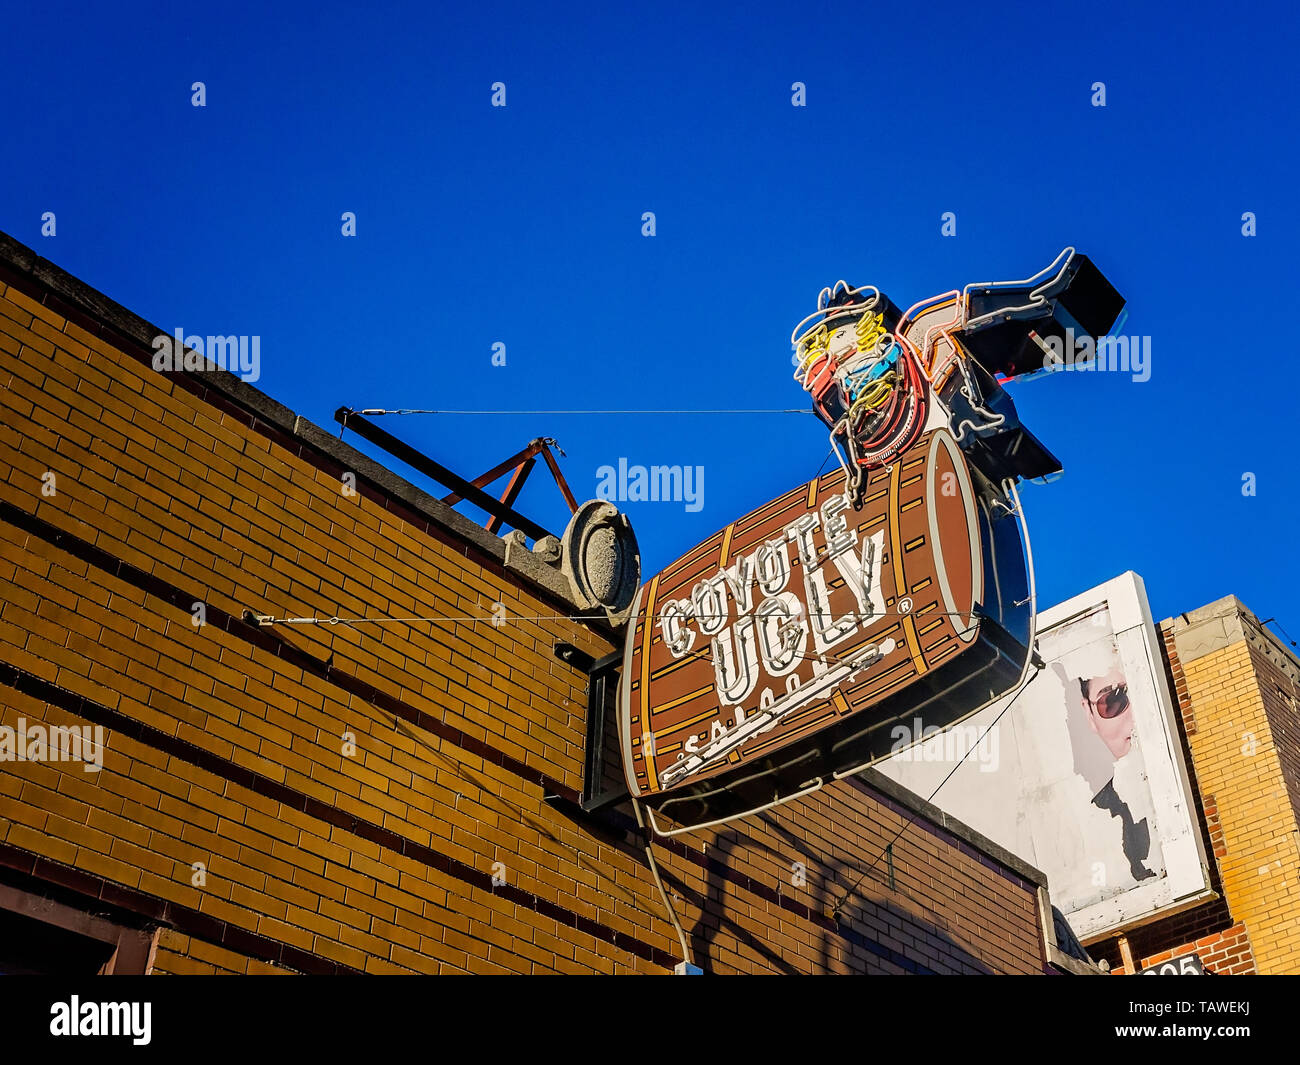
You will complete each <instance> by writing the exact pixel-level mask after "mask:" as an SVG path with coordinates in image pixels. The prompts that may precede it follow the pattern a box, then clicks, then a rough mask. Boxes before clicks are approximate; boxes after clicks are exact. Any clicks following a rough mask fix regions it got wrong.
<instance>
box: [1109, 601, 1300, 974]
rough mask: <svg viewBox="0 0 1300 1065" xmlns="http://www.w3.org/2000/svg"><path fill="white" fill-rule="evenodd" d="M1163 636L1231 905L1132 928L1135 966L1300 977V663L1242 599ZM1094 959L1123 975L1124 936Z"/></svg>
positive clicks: (1216, 865) (1172, 625) (1211, 846)
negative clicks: (1168, 964)
mask: <svg viewBox="0 0 1300 1065" xmlns="http://www.w3.org/2000/svg"><path fill="white" fill-rule="evenodd" d="M1161 635H1162V638H1163V642H1164V650H1165V657H1166V662H1167V664H1168V666H1169V670H1170V681H1171V684H1172V686H1173V688H1174V690H1175V692H1176V693H1177V696H1178V703H1179V710H1180V716H1181V719H1182V725H1183V729H1182V732H1183V735H1182V737H1181V739H1182V742H1183V746H1184V752H1185V754H1186V756H1187V757H1188V762H1189V765H1190V766H1191V770H1192V782H1193V786H1194V790H1195V791H1196V793H1197V795H1198V797H1199V800H1200V807H1201V809H1200V813H1201V826H1202V831H1203V832H1204V836H1205V845H1206V853H1207V854H1210V855H1212V856H1213V860H1212V867H1211V885H1212V887H1213V888H1214V890H1215V891H1217V892H1218V893H1219V898H1217V899H1215V900H1213V901H1211V902H1208V903H1205V904H1202V905H1200V906H1197V907H1195V908H1193V909H1191V910H1188V911H1185V912H1184V913H1181V914H1178V915H1176V916H1174V917H1170V918H1166V919H1164V920H1161V921H1156V922H1153V923H1151V924H1150V925H1146V926H1144V927H1142V928H1139V929H1137V930H1135V931H1133V932H1131V933H1130V934H1129V945H1130V948H1131V950H1132V952H1133V955H1134V958H1135V960H1136V961H1137V963H1138V967H1139V968H1140V967H1143V966H1145V965H1149V964H1155V963H1156V962H1158V961H1161V960H1166V959H1168V958H1170V957H1177V956H1179V955H1182V954H1190V953H1197V954H1199V955H1200V956H1201V959H1202V961H1204V962H1205V963H1206V966H1207V968H1209V969H1211V970H1212V971H1214V972H1218V973H1232V974H1238V973H1252V972H1258V973H1296V972H1300V919H1298V918H1300V884H1298V883H1297V877H1298V876H1300V833H1298V832H1297V809H1300V710H1298V708H1297V702H1300V699H1297V681H1298V680H1300V662H1297V661H1296V659H1295V657H1294V656H1293V655H1291V654H1290V652H1289V651H1288V650H1287V649H1286V648H1285V647H1283V646H1282V645H1281V644H1280V643H1279V642H1278V641H1277V640H1276V639H1274V638H1273V637H1272V636H1271V635H1270V634H1269V633H1267V631H1266V630H1264V628H1263V627H1262V626H1261V625H1260V624H1259V623H1258V621H1257V620H1256V619H1255V618H1254V616H1253V615H1252V614H1251V613H1250V611H1248V610H1247V609H1246V608H1245V607H1244V606H1243V605H1242V604H1241V603H1240V602H1238V601H1237V600H1236V599H1235V598H1233V597H1231V596H1229V597H1228V598H1226V599H1223V600H1219V601H1218V602H1216V603H1211V604H1209V605H1208V606H1206V607H1203V608H1201V609H1200V610H1195V611H1192V612H1190V613H1189V614H1184V615H1181V616H1180V617H1178V618H1173V619H1170V620H1168V621H1166V622H1164V623H1163V624H1162V626H1161ZM1093 953H1094V956H1096V957H1101V958H1105V959H1106V960H1108V961H1109V962H1111V964H1112V967H1113V968H1114V970H1115V971H1123V970H1122V965H1121V964H1120V961H1119V958H1120V952H1119V945H1118V940H1116V939H1112V940H1108V941H1107V942H1106V943H1104V944H1098V945H1095V946H1094V948H1093Z"/></svg>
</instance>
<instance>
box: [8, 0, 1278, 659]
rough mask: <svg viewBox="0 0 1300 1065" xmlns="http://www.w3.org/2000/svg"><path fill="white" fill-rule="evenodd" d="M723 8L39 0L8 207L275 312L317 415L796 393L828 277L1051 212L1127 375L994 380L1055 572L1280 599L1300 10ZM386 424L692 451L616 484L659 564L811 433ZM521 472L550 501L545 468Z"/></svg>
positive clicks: (562, 423)
mask: <svg viewBox="0 0 1300 1065" xmlns="http://www.w3.org/2000/svg"><path fill="white" fill-rule="evenodd" d="M709 6H710V5H699V4H659V5H655V6H654V10H648V9H645V8H640V9H635V10H634V9H627V8H624V7H622V6H621V5H601V6H599V7H596V6H592V7H590V8H587V9H581V8H572V9H570V10H569V11H568V13H567V14H566V13H564V12H562V11H561V9H560V8H558V7H555V6H552V5H527V6H524V5H520V6H515V5H511V4H504V3H494V4H492V5H490V6H488V5H469V4H466V5H460V8H461V9H460V10H457V11H444V10H440V9H438V7H437V6H434V7H430V6H428V5H416V4H409V5H385V6H383V8H382V9H380V6H379V5H370V6H369V7H366V8H360V7H357V8H351V9H350V8H348V7H343V6H339V5H334V4H315V3H314V4H311V5H295V4H283V5H278V6H277V7H275V8H270V9H267V8H265V6H264V5H239V4H230V5H220V6H216V7H213V6H210V5H202V6H200V7H197V8H196V7H195V6H193V5H175V4H158V5H146V4H137V5H130V6H128V7H127V8H125V9H123V8H118V7H103V6H100V5H93V6H92V5H64V4H57V3H56V4H50V5H43V6H42V7H41V8H40V9H39V10H38V9H36V8H35V6H34V5H27V6H25V7H24V8H23V9H21V10H14V11H11V12H10V13H9V15H8V17H7V20H6V21H7V27H6V34H5V43H4V45H3V46H0V47H3V52H4V56H3V58H4V62H3V63H0V94H2V98H3V99H4V101H5V105H6V106H5V112H4V119H3V125H4V132H5V136H4V141H3V145H4V157H5V161H6V163H7V164H8V165H6V166H5V167H4V168H3V170H0V229H3V230H5V231H6V232H8V233H10V234H11V235H12V236H14V237H15V238H17V239H18V240H20V241H22V242H23V243H25V244H28V245H30V246H32V247H34V248H35V249H36V250H37V251H38V252H39V253H40V254H42V255H44V256H45V257H46V258H48V259H50V260H52V261H53V262H55V263H57V264H58V265H60V266H62V267H63V268H64V269H66V270H68V271H70V272H71V273H72V274H74V275H75V276H77V277H79V278H81V279H82V280H84V281H85V282H87V283H88V284H90V285H92V286H93V287H95V288H97V289H99V290H101V291H102V292H104V293H106V294H107V295H108V296H110V297H112V298H113V299H115V300H117V301H118V302H120V303H122V304H124V305H125V306H127V307H129V308H130V309H132V310H134V311H136V312H137V313H139V314H141V315H143V316H144V317H146V318H148V319H149V320H150V321H153V322H154V323H156V324H157V325H159V326H160V327H162V328H164V329H166V330H168V331H169V332H170V331H171V330H173V329H175V328H183V329H184V330H185V331H186V333H197V334H200V335H202V334H210V333H221V334H229V333H236V334H247V335H257V336H260V337H261V351H262V375H261V379H260V380H259V381H258V382H257V384H258V387H260V388H262V389H264V390H265V391H267V392H268V393H269V394H271V395H272V396H274V397H275V398H276V399H278V400H280V401H281V402H283V403H285V404H287V405H288V406H289V407H291V408H292V409H294V410H295V411H297V412H298V413H300V414H303V415H305V416H306V417H308V418H310V419H312V420H313V421H315V422H317V423H318V424H322V425H332V424H333V423H332V420H331V417H332V413H333V411H334V410H335V408H337V407H338V406H340V405H348V406H353V407H356V408H363V407H432V408H441V409H449V408H450V409H479V410H482V409H510V410H517V409H528V410H537V409H542V410H553V409H570V408H580V409H592V408H596V409H606V410H608V409H611V408H613V409H624V408H636V409H642V408H692V409H700V408H715V407H725V408H787V407H797V406H801V405H802V404H803V401H804V400H805V398H806V397H805V396H804V394H803V393H802V392H801V391H800V390H799V388H798V386H797V385H796V384H795V383H794V382H793V381H792V380H791V377H790V365H789V362H790V358H789V335H790V330H791V328H792V327H793V325H794V324H795V323H796V322H797V321H799V320H800V319H801V318H803V317H804V316H805V315H806V314H807V313H809V311H810V310H812V309H813V307H814V306H815V301H816V296H817V292H818V290H819V289H820V288H821V287H822V286H823V285H827V284H830V283H832V282H834V281H835V280H837V279H839V278H846V279H848V280H849V281H851V282H853V283H855V284H866V283H870V284H874V285H876V286H878V287H879V288H881V289H882V290H883V291H885V292H886V293H887V294H889V295H890V296H891V298H892V299H893V300H894V302H895V303H897V304H899V305H900V306H904V307H906V306H908V305H909V304H911V303H914V302H916V301H917V300H920V299H922V298H923V297H926V296H930V295H933V294H937V293H939V292H941V291H944V290H946V289H949V288H952V287H955V286H960V285H962V284H965V283H968V282H974V281H984V280H991V279H999V278H1013V277H1023V276H1026V275H1027V274H1029V273H1032V272H1034V271H1035V270H1037V269H1039V268H1041V267H1043V266H1045V265H1046V264H1047V263H1048V262H1049V261H1050V260H1051V259H1052V258H1053V257H1054V256H1055V255H1056V253H1057V252H1058V251H1060V249H1061V248H1063V247H1064V246H1066V245H1074V246H1076V247H1078V249H1079V250H1080V251H1083V252H1085V253H1087V254H1088V255H1090V256H1091V257H1092V258H1093V259H1094V261H1095V262H1096V263H1097V264H1098V265H1099V266H1100V267H1101V269H1102V270H1103V271H1104V272H1105V273H1106V274H1107V275H1108V276H1109V277H1110V279H1111V280H1112V282H1114V283H1115V285H1116V286H1117V287H1118V288H1119V289H1120V291H1121V292H1122V293H1123V294H1124V295H1125V296H1126V297H1127V298H1128V300H1129V318H1128V321H1127V323H1126V324H1125V327H1124V331H1125V332H1126V333H1132V334H1142V335H1149V336H1151V338H1152V367H1151V369H1152V373H1151V378H1150V380H1148V381H1145V382H1135V381H1133V380H1132V379H1131V378H1130V376H1128V375H1122V374H1095V373H1094V374H1069V375H1065V374H1062V375H1057V376H1054V377H1049V378H1043V379H1037V380H1033V381H1021V382H1017V383H1014V384H1013V385H1012V386H1010V387H1011V390H1012V394H1013V396H1014V398H1015V400H1016V403H1017V404H1018V406H1019V409H1020V413H1021V415H1022V417H1023V420H1024V422H1025V424H1026V425H1027V426H1028V427H1029V428H1030V429H1031V430H1032V431H1033V432H1034V433H1035V434H1036V435H1038V436H1039V437H1040V439H1042V440H1043V441H1044V442H1045V443H1046V444H1047V445H1048V447H1049V448H1050V449H1052V450H1053V451H1054V452H1055V453H1056V454H1057V455H1058V456H1059V457H1060V458H1061V459H1062V461H1063V462H1064V465H1065V467H1066V474H1065V476H1064V478H1062V479H1061V480H1060V481H1058V482H1056V483H1054V484H1051V485H1047V486H1041V487H1039V486H1031V487H1029V488H1027V489H1026V490H1025V501H1026V507H1027V512H1028V516H1029V521H1030V529H1031V533H1032V535H1033V542H1034V549H1035V556H1036V560H1037V565H1038V579H1039V591H1040V603H1042V604H1049V603H1053V602H1057V601H1060V600H1062V599H1064V598H1067V597H1069V596H1070V595H1073V594H1075V593H1077V592H1078V591H1081V590H1083V589H1084V588H1087V587H1089V586H1091V585H1094V584H1097V583H1099V582H1101V581H1103V580H1105V579H1107V578H1109V577H1111V576H1114V575H1115V574H1117V573H1119V572H1122V571H1123V570H1126V569H1133V570H1136V571H1137V572H1138V573H1140V574H1141V575H1142V576H1143V577H1144V578H1145V580H1146V583H1147V589H1148V592H1149V594H1150V596H1151V599H1152V609H1153V612H1154V613H1155V616H1156V618H1157V620H1158V619H1160V618H1162V617H1165V616H1168V615H1170V614H1173V613H1176V612H1179V611H1183V610H1189V609H1192V608H1194V607H1197V606H1200V605H1202V604H1204V603H1207V602H1209V601H1211V600H1213V599H1216V598H1218V597H1220V596H1222V595H1225V594H1228V593H1235V594H1237V595H1238V596H1240V597H1241V598H1242V599H1243V600H1244V601H1245V602H1246V604H1247V605H1248V606H1249V607H1250V608H1251V609H1252V610H1254V611H1255V612H1256V613H1257V614H1258V615H1259V616H1261V617H1264V618H1267V617H1269V616H1272V615H1277V617H1278V618H1279V620H1280V621H1281V623H1282V624H1283V625H1284V626H1285V627H1287V628H1288V629H1289V631H1290V632H1291V634H1292V637H1293V638H1300V609H1297V608H1296V605H1295V604H1296V601H1297V597H1298V595H1300V565H1298V564H1297V563H1296V561H1295V554H1294V552H1295V548H1294V540H1295V537H1294V534H1293V532H1292V530H1293V528H1294V527H1295V524H1296V522H1297V520H1300V504H1297V502H1296V490H1297V477H1296V475H1295V472H1294V461H1295V460H1294V444H1293V433H1294V426H1295V424H1296V417H1295V415H1294V413H1293V410H1292V404H1293V403H1294V394H1295V384H1294V374H1295V371H1294V370H1293V369H1292V368H1291V364H1292V361H1293V353H1292V350H1291V349H1292V347H1293V343H1294V342H1293V339H1292V333H1291V329H1290V317H1291V315H1292V313H1293V311H1294V304H1295V295H1294V291H1295V290H1294V286H1295V277H1294V273H1295V266H1294V261H1293V260H1292V259H1289V258H1284V256H1285V255H1286V251H1285V249H1287V248H1289V247H1291V246H1292V244H1293V243H1294V239H1295V235H1296V229H1297V208H1296V192H1295V190H1296V187H1297V186H1296V181H1295V177H1294V171H1295V167H1296V164H1297V155H1298V150H1297V137H1296V121H1295V118H1294V115H1295V110H1296V97H1297V89H1296V81H1295V75H1294V71H1293V57H1294V54H1295V50H1296V44H1297V41H1296V36H1297V34H1296V31H1295V28H1294V26H1295V20H1294V18H1293V17H1292V16H1290V15H1285V14H1284V12H1285V10H1286V9H1285V8H1283V7H1281V6H1277V7H1273V8H1270V7H1269V6H1268V5H1265V6H1262V7H1260V8H1258V9H1252V11H1251V12H1249V13H1247V14H1243V15H1241V16H1239V17H1236V18H1229V17H1228V16H1226V15H1225V14H1224V12H1223V9H1222V8H1221V7H1219V6H1215V7H1211V6H1210V5H1208V4H1203V3H1195V4H1191V5H1188V6H1185V7H1184V8H1182V9H1181V12H1180V14H1179V17H1178V18H1177V20H1176V21H1170V20H1169V14H1168V13H1169V12H1170V10H1171V9H1170V8H1168V7H1167V5H1163V4H1149V5H1140V6H1143V7H1145V8H1146V9H1147V10H1146V11H1145V13H1144V12H1143V11H1135V10H1133V6H1132V5H1115V6H1113V7H1107V6H1106V5H1102V4H1093V3H1089V4H1070V3H1067V4H1059V5H1052V6H1050V7H1049V6H1043V5H1032V6H1031V5H1027V4H1026V5H1023V6H1021V7H1016V8H1004V9H1003V13H1000V14H992V13H989V12H988V11H986V10H985V11H980V10H975V9H972V8H967V7H964V6H962V7H959V6H957V5H954V4H948V3H945V4H938V5H930V6H929V7H928V8H927V9H926V10H925V12H924V13H923V14H922V13H918V12H917V11H916V10H915V9H914V8H913V5H897V6H896V7H894V8H891V9H886V8H884V7H880V6H877V5H871V6H866V7H855V8H851V9H848V8H846V9H844V10H845V14H844V15H842V16H840V17H836V18H831V17H830V16H829V14H828V11H827V10H822V9H816V8H811V7H808V6H807V5H796V4H771V3H768V4H763V3H756V4H752V5H749V6H746V7H743V8H741V7H738V6H737V7H734V8H732V9H731V10H730V11H727V12H725V13H724V12H721V11H712V10H708V9H707V8H708V7H709ZM1270 10H1271V11H1272V12H1273V14H1274V15H1276V17H1277V20H1278V24H1277V25H1273V24H1272V23H1271V21H1270V16H1269V12H1270ZM266 11H269V12H273V13H270V14H266V13H264V12H266ZM196 81H202V82H204V84H205V87H206V106H205V107H202V108H199V107H194V106H192V105H191V95H192V93H191V85H192V84H193V83H194V82H196ZM797 81H799V82H803V83H805V85H806V99H807V106H806V107H794V106H792V104H791V95H792V90H791V87H792V85H793V83H794V82H797ZM1097 81H1101V82H1104V83H1105V85H1106V106H1105V107H1104V108H1100V107H1093V106H1092V104H1091V97H1092V85H1093V83H1094V82H1097ZM494 82H503V83H504V84H505V86H506V106H505V107H504V108H494V107H492V106H491V96H492V90H491V86H492V84H493V83H494ZM46 211H53V212H55V215H56V218H57V235H56V236H54V237H43V236H42V235H41V215H42V213H43V212H46ZM345 211H352V212H355V214H356V216H357V235H356V236H355V237H344V236H342V234H341V232H340V230H341V225H342V223H341V220H340V218H341V215H342V213H343V212H345ZM646 211H652V212H654V214H655V216H656V234H655V236H653V237H645V236H642V233H641V230H642V214H643V212H646ZM945 211H952V212H955V213H956V216H957V235H956V236H955V237H943V236H941V235H940V217H941V215H942V214H943V212H945ZM1246 211H1251V212H1254V213H1255V215H1256V216H1257V226H1258V235H1257V236H1255V237H1244V236H1243V235H1242V232H1241V228H1242V221H1241V218H1242V214H1243V213H1244V212H1246ZM496 342H501V343H504V344H505V345H506V365H505V366H504V367H493V366H492V365H491V356H492V345H493V344H494V343H496ZM385 427H386V428H388V429H389V430H390V431H393V432H396V433H397V434H398V435H400V436H403V437H404V438H406V439H408V440H410V441H411V442H412V443H414V444H416V445H417V446H419V447H421V448H422V449H424V450H425V451H427V452H428V453H429V454H431V455H433V456H434V457H436V458H437V459H439V460H440V461H442V462H444V463H446V464H447V465H449V466H451V467H452V468H453V469H456V470H458V471H459V472H461V473H463V474H465V475H473V474H475V473H478V472H480V471H481V470H482V469H485V468H487V467H488V466H491V465H493V464H495V463H496V462H497V461H498V460H500V459H501V458H504V457H505V456H506V455H508V454H510V453H512V452H514V451H515V450H517V449H518V448H519V447H521V446H522V445H523V444H525V443H526V442H527V441H528V440H530V439H532V438H533V437H536V436H553V437H555V438H557V439H558V440H559V442H560V444H561V445H562V447H563V448H564V450H565V451H566V453H567V458H565V459H564V460H562V465H563V468H564V470H565V472H566V475H567V477H568V479H569V481H570V483H571V485H572V486H573V489H574V492H575V494H576V495H577V496H578V497H579V498H580V499H582V498H590V497H592V496H594V495H595V491H596V483H597V472H596V471H597V470H598V468H599V467H601V466H602V465H606V464H612V465H616V464H617V463H618V460H619V458H625V459H626V460H627V462H628V463H630V464H638V463H639V464H644V465H650V464H660V465H665V464H682V465H691V466H702V467H703V468H704V490H705V495H704V506H703V507H702V509H700V510H699V511H698V512H695V513H691V512H687V511H686V509H685V506H684V504H683V503H631V504H627V506H626V509H627V510H628V512H629V514H630V515H631V518H632V521H633V525H634V528H635V529H636V532H637V535H638V538H639V540H640V543H641V547H642V551H643V556H644V566H645V569H646V572H647V573H650V572H653V571H654V570H656V569H658V568H659V567H661V566H662V565H664V564H666V563H667V562H669V561H671V560H672V559H673V558H675V557H676V556H677V555H678V554H680V553H681V552H682V551H684V550H686V549H688V548H689V547H691V546H692V545H693V544H695V543H697V542H698V541H700V540H701V539H703V538H705V537H706V536H708V535H710V534H711V533H712V532H713V531H715V530H716V529H717V528H719V527H721V526H723V525H725V524H726V523H727V522H728V521H730V520H731V519H733V518H735V517H737V516H739V515H740V514H743V513H744V512H746V511H748V510H749V509H751V508H752V507H754V506H756V505H758V504H760V503H762V502H764V501H766V500H767V499H769V498H771V497H772V496H774V495H777V494H779V493H780V492H782V491H784V490H786V489H788V488H790V487H793V486H794V485H796V484H799V483H802V482H803V481H806V480H807V479H808V478H809V477H811V476H812V475H813V474H814V473H816V472H817V470H818V469H819V468H820V467H821V464H822V461H823V459H824V457H825V455H826V451H827V446H828V445H827V442H826V433H825V430H824V429H823V428H822V427H821V425H820V423H818V422H817V421H816V420H815V419H813V418H812V417H805V416H801V415H755V416H740V415H731V416H723V417H718V416H712V417H710V416H699V415H695V416H690V415H683V416H678V417H674V418H667V417H646V416H619V417H610V416H592V415H563V416H561V415H551V416H490V417H489V416H477V417H476V416H436V417H409V418H402V419H396V418H389V419H386V420H385ZM354 442H355V441H354ZM1245 473H1253V474H1254V475H1255V478H1256V481H1257V489H1256V493H1257V494H1256V495H1254V496H1253V497H1252V496H1243V494H1242V478H1243V474H1245ZM520 507H521V509H523V510H525V511H526V512H527V513H529V514H531V515H533V516H534V517H536V518H538V519H539V520H541V521H542V522H543V524H547V525H549V526H550V527H552V528H555V529H556V530H557V531H559V529H560V528H562V526H563V524H564V521H565V518H566V514H567V510H566V508H565V507H564V505H563V503H562V501H561V500H560V497H559V494H558V493H557V492H555V491H554V489H553V487H552V486H551V485H550V483H549V479H548V478H546V477H545V474H544V471H543V470H542V469H541V468H539V469H538V470H537V471H535V473H534V476H533V479H532V482H531V483H530V485H529V487H528V488H527V489H526V490H525V493H524V495H523V497H522V499H521V502H520Z"/></svg>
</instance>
